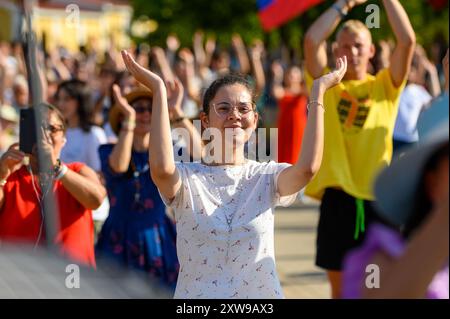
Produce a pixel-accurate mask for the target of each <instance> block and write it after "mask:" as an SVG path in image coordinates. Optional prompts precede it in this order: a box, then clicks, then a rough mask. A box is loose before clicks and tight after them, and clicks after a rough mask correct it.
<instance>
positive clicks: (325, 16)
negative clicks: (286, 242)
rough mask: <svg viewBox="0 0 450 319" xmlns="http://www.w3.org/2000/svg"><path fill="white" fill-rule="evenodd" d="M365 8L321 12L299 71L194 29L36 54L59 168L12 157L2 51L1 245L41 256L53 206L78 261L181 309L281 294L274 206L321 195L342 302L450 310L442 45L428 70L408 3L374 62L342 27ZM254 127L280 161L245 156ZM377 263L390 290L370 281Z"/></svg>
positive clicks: (22, 100) (276, 54)
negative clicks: (162, 292) (164, 296)
mask: <svg viewBox="0 0 450 319" xmlns="http://www.w3.org/2000/svg"><path fill="white" fill-rule="evenodd" d="M365 2H366V0H338V1H336V2H335V3H334V4H333V5H332V6H330V7H329V8H328V9H327V10H326V11H324V12H323V13H322V14H321V15H320V16H319V18H318V19H317V20H316V21H315V22H314V23H313V24H312V25H311V26H310V27H309V29H308V30H306V33H305V36H304V39H303V58H304V60H300V59H299V58H291V59H286V58H285V55H284V54H281V52H280V51H279V50H275V51H273V52H272V51H269V50H267V48H265V46H264V43H263V42H261V41H259V40H255V41H253V42H252V43H251V45H250V46H248V47H247V46H246V45H245V43H244V41H243V40H242V38H241V36H239V35H238V34H235V35H233V37H232V39H231V47H230V48H224V47H220V46H219V45H218V44H217V43H216V41H215V40H214V39H213V38H209V37H208V38H206V39H205V36H204V34H203V33H202V32H200V31H199V32H197V33H195V35H194V37H193V41H192V46H191V48H188V47H180V43H179V41H178V39H177V37H176V35H174V34H172V35H170V36H169V37H168V38H167V47H166V48H161V47H156V46H152V47H150V46H148V45H146V44H141V45H139V46H136V47H132V48H127V50H122V51H121V52H120V51H118V50H117V48H114V47H111V48H110V50H108V51H107V52H106V53H105V54H104V55H102V54H100V53H99V52H96V51H95V50H90V49H88V48H81V49H80V51H79V52H78V53H69V52H68V51H67V50H65V49H64V48H63V47H58V48H52V49H50V50H49V51H43V52H41V51H39V52H38V61H39V63H38V64H39V65H40V68H41V69H42V72H40V74H41V82H42V84H43V85H42V88H43V96H44V101H46V102H45V103H42V104H40V105H35V106H33V107H34V109H35V111H36V112H40V113H41V114H43V115H44V116H43V124H42V127H38V128H40V129H41V130H42V134H40V135H39V136H41V137H42V138H41V140H40V141H39V142H40V143H42V145H43V153H44V156H43V157H40V158H41V159H42V158H44V159H45V160H46V161H48V162H49V163H50V167H51V168H52V169H51V170H50V171H49V172H42V171H40V170H39V165H38V156H37V155H38V154H37V149H36V148H35V149H33V152H31V153H30V154H26V153H24V152H23V151H22V150H20V149H19V144H18V143H17V142H18V137H19V129H20V125H19V121H20V111H21V110H23V109H26V108H28V107H30V105H31V102H30V88H29V86H28V82H27V80H26V78H27V72H29V70H27V68H26V63H25V61H24V57H23V53H22V52H21V46H20V45H18V44H17V43H14V44H9V43H2V44H1V45H0V102H1V106H0V242H2V241H5V242H9V241H12V242H28V243H31V244H32V245H34V246H36V247H37V246H40V245H43V244H45V242H46V235H47V234H46V232H45V227H44V226H45V221H44V212H43V209H44V205H43V202H44V200H45V197H46V196H49V194H50V195H51V194H54V196H55V198H56V199H57V200H56V201H57V204H58V207H59V209H58V214H57V215H58V220H59V226H58V230H57V234H56V237H55V238H54V242H55V244H57V245H58V246H59V247H60V251H61V253H62V254H63V255H64V256H66V257H67V258H69V259H71V260H74V261H76V262H79V263H82V264H85V265H88V266H90V267H93V268H95V267H102V262H103V261H105V262H115V263H117V264H119V265H121V266H123V267H127V268H129V269H135V270H139V271H141V272H145V273H147V274H149V276H150V277H151V278H157V279H158V280H160V281H161V282H162V283H164V284H165V285H167V286H168V287H171V288H172V289H174V295H175V297H176V298H263V299H265V298H282V297H283V293H282V290H281V286H280V282H279V280H278V276H277V272H276V267H275V253H274V211H275V207H276V206H279V205H282V206H289V205H291V204H292V203H293V202H294V201H295V200H296V199H297V198H298V197H299V196H298V194H299V192H300V191H302V192H303V191H304V193H305V194H306V195H307V196H310V197H312V198H315V199H317V200H320V209H319V210H320V218H319V223H318V230H317V245H316V265H317V266H318V267H320V268H322V269H324V270H325V271H326V272H327V276H328V279H329V282H330V286H331V297H332V298H366V297H367V298H370V297H374V298H382V297H393V298H396V297H430V298H442V297H444V298H448V108H449V106H448V59H449V57H448V50H447V54H446V55H445V57H444V59H443V60H442V63H441V61H438V62H437V61H434V59H433V61H431V60H430V59H429V58H428V57H427V53H426V51H425V49H424V48H423V47H422V46H420V45H419V44H417V43H416V36H415V31H414V30H413V28H412V26H411V23H410V21H409V18H408V15H407V13H406V12H405V10H404V9H403V7H402V6H401V4H400V2H399V1H397V0H383V1H382V3H383V6H384V10H385V11H386V13H387V17H388V21H389V24H390V26H391V29H392V32H393V34H394V36H395V41H382V42H380V43H379V45H378V46H377V47H378V48H379V50H378V51H377V49H376V46H375V44H374V43H373V41H372V35H371V31H370V30H369V29H368V28H367V27H366V25H365V24H364V23H362V22H361V21H358V20H346V21H345V22H343V23H342V24H340V22H341V21H342V20H343V19H344V17H345V16H346V15H347V13H348V12H349V11H350V10H351V9H353V8H354V7H355V6H358V5H361V4H364V3H365ZM334 31H337V32H336V36H335V39H334V41H332V40H331V39H330V35H332V34H333V33H334ZM442 45H445V44H442ZM327 47H330V48H331V53H332V55H333V57H334V58H330V54H329V52H330V50H329V49H328V48H327ZM444 53H445V51H444ZM282 57H284V58H282ZM440 58H442V57H440ZM300 61H302V62H300ZM437 63H439V64H437ZM436 101H438V102H439V103H437V102H436ZM429 114H433V115H432V116H430V115H429ZM436 114H437V115H436ZM274 115H277V116H274ZM196 120H197V121H199V123H200V125H199V126H197V125H196V124H195V121H196ZM438 124H439V125H438ZM421 125H423V126H424V127H426V129H422V130H421ZM258 127H265V128H270V127H276V128H277V136H276V137H275V138H276V140H277V148H276V150H270V151H272V152H273V154H274V156H273V158H272V160H270V161H266V162H262V161H257V160H255V159H250V158H248V156H247V155H248V142H249V140H250V138H251V135H252V134H253V132H254V131H255V130H256V129H257V128H258ZM445 127H446V128H447V130H445ZM174 132H182V133H183V132H184V133H185V134H181V135H182V138H181V139H180V136H179V135H178V134H175V133H174ZM211 137H213V139H212V141H211ZM268 138H271V139H273V138H274V137H273V136H269V137H268ZM211 144H214V146H216V147H212V148H211V147H210V145H211ZM180 145H181V147H179V146H180ZM217 145H218V147H217ZM269 145H271V144H270V143H269ZM183 155H184V156H183ZM177 158H183V159H184V160H182V161H176V159H177ZM391 160H392V161H393V163H392V165H391V166H389V165H390V163H391ZM380 172H381V174H380ZM45 185H49V186H48V187H46V188H45V187H44V186H45ZM398 189H407V190H408V191H405V192H402V194H400V193H399V192H398V191H397V190H398ZM417 198H419V199H420V200H417ZM444 239H445V240H444ZM429 247H435V248H436V249H428V248H429ZM0 253H1V251H0ZM370 263H376V264H378V265H380V267H381V268H382V269H385V270H386V271H382V273H383V275H382V280H383V281H385V282H388V283H389V284H386V285H385V286H383V289H378V290H368V289H367V287H366V288H365V287H364V284H363V283H364V275H365V266H366V264H370ZM405 265H407V267H406V266H405ZM413 266H414V267H413ZM405 267H406V268H408V267H409V268H410V269H413V268H414V269H416V268H417V269H416V270H417V273H420V274H421V275H420V276H415V274H414V273H413V270H411V272H405V271H403V269H405ZM414 276H415V277H414ZM445 276H446V277H445ZM413 277H414V278H415V279H414V280H413V279H412V278H413ZM443 278H447V284H446V285H445V283H443V282H444V280H443Z"/></svg>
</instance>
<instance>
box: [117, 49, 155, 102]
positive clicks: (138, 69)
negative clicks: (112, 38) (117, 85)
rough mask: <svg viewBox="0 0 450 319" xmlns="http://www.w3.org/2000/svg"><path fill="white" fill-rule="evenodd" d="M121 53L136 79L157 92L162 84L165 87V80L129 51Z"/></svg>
mask: <svg viewBox="0 0 450 319" xmlns="http://www.w3.org/2000/svg"><path fill="white" fill-rule="evenodd" d="M121 53H122V59H123V62H124V63H125V66H126V67H127V69H128V71H129V72H130V73H131V74H132V75H133V76H134V77H135V79H136V80H138V81H139V82H140V83H142V84H144V85H145V86H146V87H148V88H149V89H150V90H151V91H152V92H153V93H156V92H157V91H158V90H159V89H160V88H161V86H162V87H164V82H163V80H162V79H161V78H160V77H159V76H158V75H156V74H155V73H153V72H151V71H149V70H147V69H145V68H143V67H142V66H140V65H139V64H138V63H137V62H136V61H135V60H134V59H133V57H132V56H131V55H130V54H129V53H128V52H127V51H125V50H122V52H121Z"/></svg>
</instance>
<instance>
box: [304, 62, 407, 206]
mask: <svg viewBox="0 0 450 319" xmlns="http://www.w3.org/2000/svg"><path fill="white" fill-rule="evenodd" d="M305 73H306V84H307V86H308V89H311V86H312V82H313V79H312V78H311V76H310V75H309V74H308V72H305ZM404 85H405V83H403V84H402V85H400V86H399V87H398V88H396V87H395V86H394V84H393V83H392V80H391V76H390V73H389V70H388V69H383V70H381V71H379V72H378V73H377V74H376V75H375V76H373V75H370V74H368V75H367V76H366V78H365V79H363V80H350V81H343V82H341V83H339V84H338V85H336V86H335V87H333V88H331V89H329V90H328V91H327V92H326V93H325V96H324V106H325V115H324V116H325V118H324V123H325V124H324V125H325V132H324V152H323V159H322V164H321V167H320V169H319V172H318V173H317V175H316V176H315V177H314V179H313V180H312V181H311V182H310V183H309V184H308V186H307V187H306V192H305V193H306V195H308V196H311V197H314V198H317V199H321V198H322V195H323V193H324V191H325V188H327V187H334V188H339V189H343V190H344V191H345V192H346V193H348V194H350V195H352V196H354V197H356V198H360V199H366V200H373V194H372V184H373V181H374V178H375V176H376V174H377V173H378V172H379V170H380V169H382V168H383V167H385V166H386V165H388V164H389V162H390V160H391V157H392V135H393V131H394V125H395V119H396V116H397V110H398V101H399V96H400V93H401V91H402V89H403V87H404Z"/></svg>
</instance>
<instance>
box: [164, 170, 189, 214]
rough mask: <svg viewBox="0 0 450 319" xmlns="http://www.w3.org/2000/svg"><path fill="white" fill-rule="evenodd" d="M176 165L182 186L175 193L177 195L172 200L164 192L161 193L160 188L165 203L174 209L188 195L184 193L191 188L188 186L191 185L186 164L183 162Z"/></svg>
mask: <svg viewBox="0 0 450 319" xmlns="http://www.w3.org/2000/svg"><path fill="white" fill-rule="evenodd" d="M175 167H176V169H177V171H178V174H179V176H180V179H181V185H180V188H179V189H178V191H177V193H176V194H175V197H174V198H173V199H172V200H169V199H168V198H166V197H165V196H164V195H163V194H161V192H160V191H159V189H158V192H159V195H160V196H161V199H162V201H163V203H164V204H165V205H166V206H167V207H170V208H172V209H175V208H177V207H179V206H180V205H181V204H182V202H183V198H184V197H186V195H184V193H186V192H188V190H189V186H188V185H189V182H188V176H189V174H188V172H187V167H186V165H184V164H183V163H176V164H175Z"/></svg>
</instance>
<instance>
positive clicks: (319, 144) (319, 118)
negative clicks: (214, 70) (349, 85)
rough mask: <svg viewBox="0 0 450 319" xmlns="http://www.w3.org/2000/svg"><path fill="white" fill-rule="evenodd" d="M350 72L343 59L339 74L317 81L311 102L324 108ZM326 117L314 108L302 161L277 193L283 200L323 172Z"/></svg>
mask: <svg viewBox="0 0 450 319" xmlns="http://www.w3.org/2000/svg"><path fill="white" fill-rule="evenodd" d="M346 70H347V58H346V57H344V58H339V59H338V60H337V61H336V70H335V71H333V72H331V73H328V74H325V75H323V76H322V77H320V78H318V79H316V80H314V83H313V87H312V90H311V97H310V98H311V101H315V102H318V103H320V104H322V105H323V96H324V94H325V92H326V90H328V89H329V88H331V87H333V86H334V85H336V84H338V83H339V82H340V81H341V80H342V78H343V77H344V74H345V72H346ZM323 113H324V109H323V108H322V107H321V106H319V104H317V103H314V104H312V105H311V107H310V109H309V114H308V121H307V124H306V129H305V134H304V136H303V142H302V151H301V153H300V156H299V159H298V160H297V163H295V164H294V165H293V166H290V167H288V168H286V169H285V170H283V171H282V172H281V174H280V176H279V178H278V185H277V189H278V192H279V194H280V195H281V196H286V195H291V194H294V193H296V192H298V191H300V190H301V189H302V188H303V187H305V186H306V184H307V183H308V182H309V181H310V180H311V179H312V178H313V177H314V175H315V174H316V173H317V171H318V170H319V168H320V164H321V162H322V153H323Z"/></svg>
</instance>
